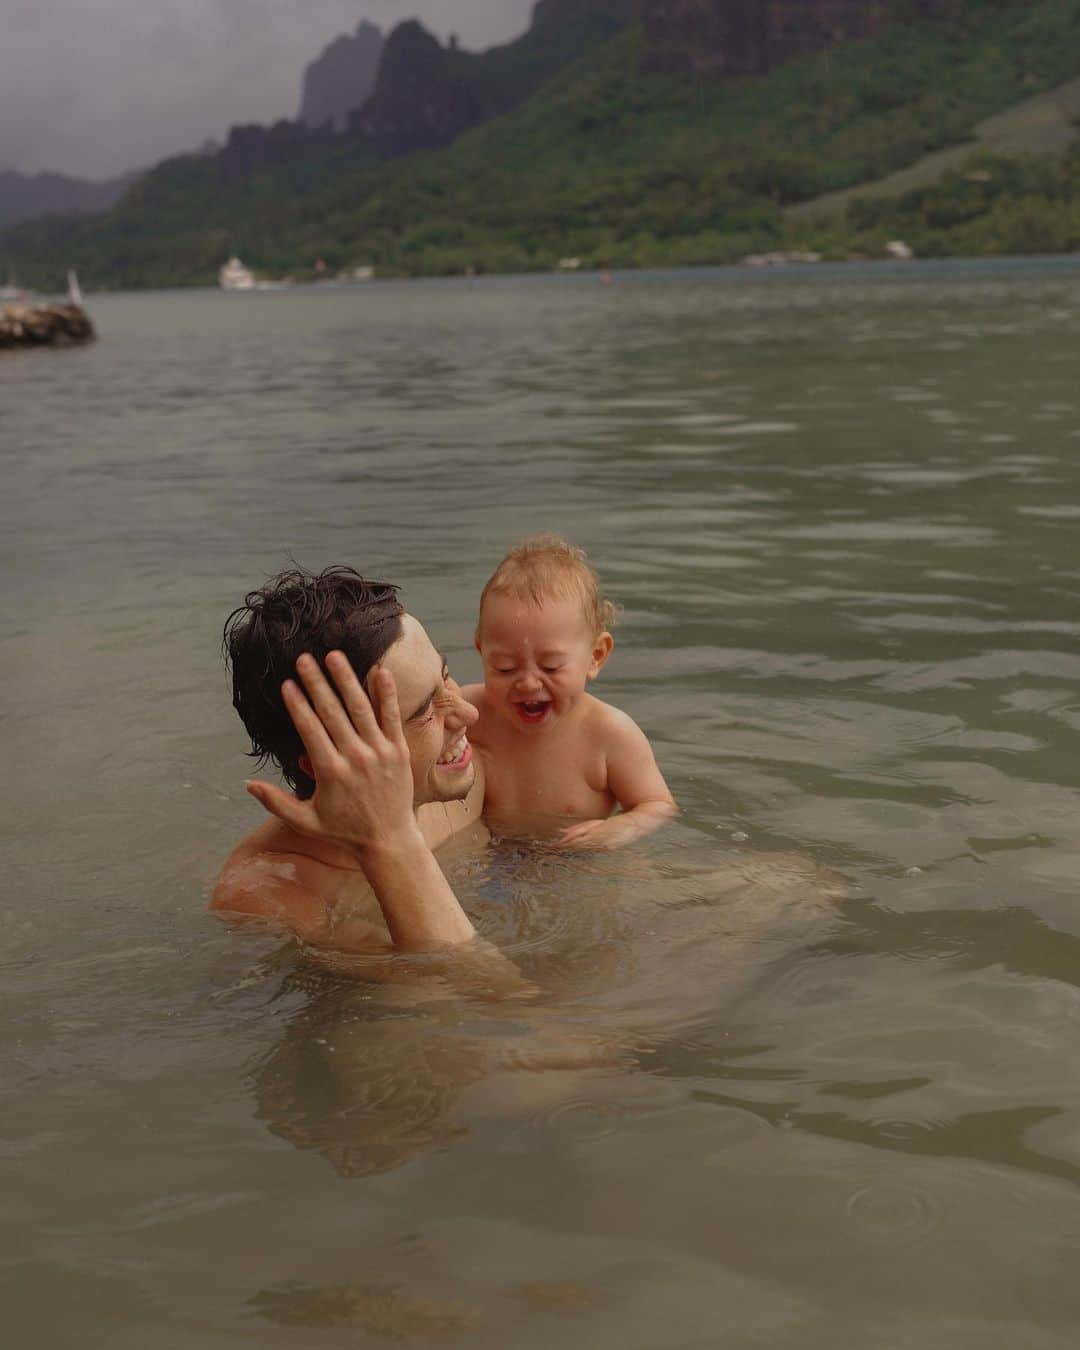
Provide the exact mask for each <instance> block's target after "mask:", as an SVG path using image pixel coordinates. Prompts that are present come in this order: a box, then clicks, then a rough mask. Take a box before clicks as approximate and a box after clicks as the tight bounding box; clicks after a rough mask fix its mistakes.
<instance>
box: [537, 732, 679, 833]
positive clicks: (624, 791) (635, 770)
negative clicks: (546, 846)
mask: <svg viewBox="0 0 1080 1350" xmlns="http://www.w3.org/2000/svg"><path fill="white" fill-rule="evenodd" d="M605 715H606V717H607V718H608V719H609V720H608V725H607V726H606V727H605V731H606V732H607V735H608V737H609V739H608V743H607V746H606V752H607V775H608V788H609V789H610V791H611V793H612V795H613V796H614V798H615V800H616V801H617V802H618V803H619V806H620V807H621V808H622V809H621V810H620V812H619V813H618V815H614V816H609V817H608V819H607V820H583V821H582V822H581V823H580V824H578V825H571V826H569V828H567V829H565V830H563V832H562V834H561V835H560V836H559V843H560V844H561V845H562V846H563V847H564V848H604V849H607V848H620V847H621V846H622V845H623V844H630V843H633V841H634V840H635V839H640V838H641V837H642V836H643V835H646V834H651V833H652V831H653V830H658V829H659V828H660V826H661V825H663V824H664V823H665V822H666V821H668V820H671V819H672V817H673V816H677V815H678V814H679V808H678V807H677V806H676V805H675V798H674V797H673V796H672V795H671V793H670V792H669V791H668V785H667V783H665V782H664V775H663V774H662V773H661V772H660V769H659V768H658V767H657V763H656V756H655V755H654V754H653V751H652V746H651V745H650V744H649V741H648V738H647V737H646V735H645V733H644V732H643V731H642V730H641V728H640V727H639V726H638V724H637V723H636V722H635V721H634V720H633V718H631V717H628V716H627V715H626V714H625V713H623V712H620V711H619V710H618V709H617V708H611V707H607V708H606V709H605Z"/></svg>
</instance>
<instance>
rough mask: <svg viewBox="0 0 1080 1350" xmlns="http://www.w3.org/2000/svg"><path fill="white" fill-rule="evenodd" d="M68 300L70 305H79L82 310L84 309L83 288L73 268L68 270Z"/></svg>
mask: <svg viewBox="0 0 1080 1350" xmlns="http://www.w3.org/2000/svg"><path fill="white" fill-rule="evenodd" d="M67 298H68V304H69V305H78V306H79V308H80V309H81V308H82V302H83V298H82V287H81V286H80V285H79V278H78V277H77V276H76V275H75V269H74V268H73V267H71V268H69V269H68V292H67Z"/></svg>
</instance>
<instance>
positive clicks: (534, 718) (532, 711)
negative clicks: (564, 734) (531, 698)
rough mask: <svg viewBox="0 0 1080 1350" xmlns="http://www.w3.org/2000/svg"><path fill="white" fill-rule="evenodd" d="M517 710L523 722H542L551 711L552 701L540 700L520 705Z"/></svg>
mask: <svg viewBox="0 0 1080 1350" xmlns="http://www.w3.org/2000/svg"><path fill="white" fill-rule="evenodd" d="M517 710H518V716H519V717H520V718H521V720H522V721H523V722H542V721H543V720H544V718H545V717H546V716H547V715H548V713H549V712H550V711H551V701H550V700H549V699H538V700H537V701H536V702H528V703H519V704H518V705H517Z"/></svg>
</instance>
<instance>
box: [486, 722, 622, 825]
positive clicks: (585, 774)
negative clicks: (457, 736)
mask: <svg viewBox="0 0 1080 1350" xmlns="http://www.w3.org/2000/svg"><path fill="white" fill-rule="evenodd" d="M484 765H485V771H486V774H487V785H486V790H485V794H484V811H485V814H489V813H491V814H495V815H500V816H508V815H515V814H517V815H523V816H524V815H534V814H542V815H551V816H560V817H561V816H572V817H574V818H576V819H578V820H598V819H604V818H605V817H607V816H609V815H610V814H611V811H612V808H613V807H614V805H615V799H614V797H613V796H612V793H611V791H610V790H609V788H608V785H607V765H606V762H605V760H604V757H603V755H602V754H600V753H599V752H598V751H596V750H595V749H592V748H589V747H585V746H578V745H572V744H571V745H555V744H553V745H551V746H548V745H546V744H545V743H544V742H542V741H541V740H540V738H539V737H538V738H537V740H536V743H535V744H530V745H528V746H526V747H523V748H521V749H520V750H517V749H508V748H506V747H505V746H501V745H499V746H491V747H489V748H488V749H486V750H485V752H484Z"/></svg>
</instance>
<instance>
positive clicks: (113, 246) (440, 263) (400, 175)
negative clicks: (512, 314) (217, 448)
mask: <svg viewBox="0 0 1080 1350" xmlns="http://www.w3.org/2000/svg"><path fill="white" fill-rule="evenodd" d="M597 4H598V8H596V9H591V7H590V5H589V4H586V3H585V2H584V0H543V3H542V4H541V5H540V6H538V9H537V19H536V21H535V22H534V25H533V29H532V30H530V31H531V34H532V37H531V42H524V40H523V39H519V43H518V44H507V46H506V47H504V48H500V49H495V52H494V53H490V54H481V56H477V55H475V54H468V53H461V52H457V51H455V50H453V49H443V48H439V47H438V44H435V47H436V48H437V51H436V52H433V51H432V49H431V46H430V44H422V45H426V56H424V58H423V59H425V60H427V61H429V62H430V63H432V70H433V72H434V73H435V74H439V72H441V74H439V78H440V79H441V80H443V81H444V83H446V84H447V86H448V87H449V88H451V89H457V91H458V93H457V94H454V95H453V97H454V98H457V97H459V96H460V97H465V95H464V94H461V90H462V88H464V87H468V89H470V90H471V91H472V93H470V94H469V95H468V97H470V98H471V97H479V95H477V94H476V90H477V89H478V88H479V89H483V90H486V91H488V93H489V94H491V97H492V99H495V95H496V94H498V96H499V97H505V96H507V91H513V90H514V89H516V90H517V91H518V93H521V94H522V100H521V101H518V103H517V105H516V106H514V107H511V108H509V109H508V110H506V111H502V112H499V113H498V114H497V115H495V116H493V117H492V118H491V119H490V120H486V121H484V122H483V123H482V124H481V125H478V126H475V127H474V128H473V129H472V130H469V131H467V132H466V133H465V134H461V135H459V136H458V137H457V138H456V139H454V140H453V143H452V144H450V145H447V146H444V147H443V148H439V149H432V150H423V151H418V152H417V151H414V152H412V153H404V154H399V155H397V157H393V158H389V157H388V150H387V147H386V145H385V144H384V145H383V147H382V149H380V146H379V138H378V136H377V135H375V134H373V133H372V132H371V131H370V130H369V132H368V134H363V135H360V134H357V135H354V136H351V137H331V138H329V139H326V140H323V141H319V140H317V139H316V140H313V141H312V142H311V143H310V144H304V145H302V146H301V147H300V149H301V150H302V153H297V152H296V141H295V137H293V138H292V140H291V141H290V139H289V137H290V135H291V133H286V132H279V133H278V135H279V140H280V142H281V147H285V145H286V142H288V143H289V144H290V145H292V149H290V150H288V152H286V149H285V148H281V153H276V152H275V153H274V154H270V155H269V156H267V155H263V156H262V158H261V160H260V158H259V157H258V156H256V157H255V161H254V167H252V168H250V169H249V170H245V171H242V172H239V171H234V172H227V171H226V170H225V168H224V167H223V161H222V159H221V158H220V157H218V158H200V157H196V156H186V157H180V158H177V159H173V160H170V161H167V162H166V163H165V164H162V165H159V166H158V167H157V168H156V169H154V170H153V171H152V172H151V173H149V174H147V175H145V176H144V177H143V178H141V179H140V180H139V181H138V182H137V183H135V184H134V185H133V187H132V188H131V189H130V190H129V191H128V193H127V194H126V196H125V197H124V198H123V200H122V201H121V202H120V203H119V204H118V205H117V206H116V207H114V208H113V209H112V210H111V211H108V212H106V213H104V214H102V215H99V216H95V217H90V218H86V217H84V218H81V219H76V218H70V217H53V218H46V219H43V220H38V221H35V222H33V223H32V224H27V225H21V226H17V227H15V228H13V229H10V230H8V231H6V232H5V233H3V234H0V271H4V270H5V268H6V267H8V266H11V267H14V268H15V269H16V270H17V272H18V275H19V276H20V278H22V279H23V280H24V281H25V282H27V283H32V284H36V285H39V286H48V285H53V284H56V282H57V281H58V278H59V276H60V275H61V274H62V272H63V270H64V269H65V268H66V267H68V266H77V267H78V268H79V271H80V275H81V276H82V278H83V280H84V284H88V285H90V286H117V287H119V286H125V287H137V286H155V285H169V284H181V285H182V284H205V283H208V282H211V281H212V280H213V279H214V276H215V274H216V269H217V267H218V266H219V265H220V263H221V262H222V260H223V259H224V258H225V257H226V256H227V255H228V254H229V253H230V252H233V251H236V252H239V253H240V255H241V256H242V257H243V258H244V260H245V262H247V263H248V265H249V266H251V267H254V268H255V269H256V270H258V271H260V272H263V273H266V274H269V275H282V274H286V273H291V274H293V275H295V276H306V275H310V274H311V269H312V266H313V264H314V262H315V259H317V258H323V259H324V260H325V261H326V263H327V264H328V265H329V266H330V267H331V268H340V267H347V266H351V265H356V264H358V263H374V264H375V265H376V267H377V268H378V269H379V271H380V272H381V273H397V274H413V275H415V274H431V273H452V272H460V271H464V270H465V269H467V268H475V269H476V270H477V271H485V270H491V271H493V270H500V271H505V270H521V269H524V270H528V269H546V268H550V267H551V266H552V265H554V263H555V262H556V261H557V260H558V259H559V258H560V257H564V256H569V255H573V256H577V257H580V258H582V259H583V260H585V261H586V262H593V263H599V262H601V261H607V262H609V263H610V264H611V265H626V266H635V265H654V264H656V265H659V264H675V263H710V262H724V261H731V260H733V259H736V258H738V257H739V256H741V255H742V254H744V253H747V252H752V251H759V250H763V249H770V248H777V247H781V248H782V247H815V246H816V247H819V248H821V249H823V250H825V251H826V252H827V253H829V254H831V255H835V256H846V255H847V254H850V253H852V252H874V251H876V250H880V248H881V247H882V246H883V241H884V240H885V239H888V238H893V237H896V236H898V235H899V237H902V238H906V239H908V241H909V242H911V243H912V244H914V245H915V246H916V248H917V249H918V250H920V251H926V252H933V251H946V252H948V251H955V250H956V248H958V247H961V246H962V247H964V248H967V249H974V250H975V251H988V250H991V251H993V250H997V251H1003V249H1002V247H1000V245H1002V242H1003V241H1007V246H1008V247H1011V248H1026V247H1028V245H1027V244H1026V243H1025V240H1026V239H1027V240H1030V241H1032V246H1034V244H1035V243H1038V244H1039V245H1040V246H1041V245H1042V244H1044V243H1046V242H1047V241H1048V240H1053V241H1054V247H1061V248H1074V247H1080V229H1077V230H1075V231H1074V229H1073V225H1070V224H1067V223H1062V222H1068V221H1074V220H1075V215H1076V211H1075V209H1074V207H1073V205H1072V203H1073V202H1074V200H1076V199H1077V197H1080V184H1078V175H1077V173H1076V155H1075V153H1074V152H1073V151H1071V150H1068V151H1066V152H1065V154H1064V155H1058V156H1054V157H1051V158H1049V159H1046V160H1045V161H1043V160H1038V159H1033V160H1031V161H1030V162H1029V161H1027V160H1009V161H1007V162H1008V163H1009V164H1010V165H1013V166H1017V165H1018V166H1020V167H1015V168H1010V169H1009V171H1008V172H1006V171H1005V170H1004V169H999V168H997V167H995V168H994V169H993V170H989V169H985V168H983V169H978V168H977V169H974V170H968V169H966V168H960V169H954V170H953V171H952V172H953V174H954V175H959V178H960V182H961V183H962V184H963V185H964V186H963V187H962V188H961V187H958V185H957V183H955V182H953V181H952V180H951V179H950V180H947V181H945V182H943V183H942V184H932V185H930V186H929V187H924V188H919V189H918V191H917V192H916V193H915V194H914V195H912V194H909V195H908V196H907V197H904V198H900V199H896V200H894V199H892V198H885V199H870V198H862V197H856V198H853V199H852V201H851V203H850V205H848V206H847V209H846V213H845V214H843V215H841V216H836V215H835V214H833V215H832V216H830V217H829V218H827V219H818V218H816V217H814V216H812V215H806V216H802V217H800V216H797V215H795V214H794V213H793V212H792V210H791V208H792V207H793V206H794V205H796V204H798V203H800V202H808V201H813V200H816V199H820V198H822V197H823V196H826V195H827V194H831V193H836V192H839V191H841V190H843V189H846V188H850V187H853V186H855V185H859V184H865V183H867V182H870V181H873V180H878V179H884V178H886V176H887V175H889V174H891V173H894V172H895V171H897V170H899V169H902V168H904V167H905V166H908V165H911V164H913V163H915V162H916V161H920V160H922V159H924V157H926V156H927V155H930V154H932V153H933V152H935V151H940V150H943V149H945V148H947V147H950V146H952V147H957V146H963V145H964V144H965V143H968V142H972V147H973V149H974V148H975V147H974V140H973V138H974V137H975V130H976V127H978V126H979V125H980V124H981V123H983V122H984V121H985V120H986V119H987V118H990V117H992V116H993V115H994V114H997V113H1001V112H1003V111H1004V110H1006V109H1008V108H1010V107H1012V106H1013V105H1016V104H1019V103H1021V102H1022V101H1025V100H1030V99H1031V98H1032V97H1033V96H1034V95H1036V94H1038V93H1040V92H1041V91H1046V90H1050V89H1053V88H1055V87H1056V86H1058V85H1061V84H1064V83H1065V82H1066V81H1069V80H1072V79H1074V78H1076V77H1077V76H1080V0H895V3H893V4H886V3H885V0H882V2H881V3H878V4H875V5H867V4H865V3H856V0H643V8H642V7H639V6H640V4H641V0H634V3H633V4H631V0H622V4H621V7H620V4H619V0H597ZM586 11H589V12H591V13H592V15H593V19H592V20H590V22H589V23H587V24H586V25H585V26H584V28H583V27H582V25H581V22H580V20H581V16H582V14H583V13H585V12H586ZM574 16H576V18H575V17H574ZM600 19H603V22H601V21H600ZM571 20H573V23H571ZM571 29H572V31H573V36H572V38H570V37H567V34H568V33H569V32H570V31H571ZM560 34H561V35H562V37H560ZM413 36H414V37H415V34H414V35H413ZM541 38H542V39H543V41H542V42H541V41H540V39H541ZM392 39H393V35H391V39H390V40H388V47H389V45H390V41H392ZM521 44H524V45H521ZM540 53H546V54H545V55H544V56H543V59H541V55H540ZM485 57H486V58H487V60H486V63H485V60H484V58H485ZM478 63H479V64H478ZM500 63H501V64H500ZM526 68H529V69H531V70H532V72H533V73H532V75H531V76H530V77H529V78H528V79H526V77H525V75H524V74H522V72H523V71H524V70H526ZM381 81H382V75H381V76H380V82H381ZM455 81H456V83H455ZM492 91H495V92H494V94H493V93H492ZM500 91H501V93H500ZM523 91H524V92H523ZM391 92H392V91H391ZM526 93H527V96H525V94H526ZM383 95H384V97H385V96H386V95H387V91H386V89H385V88H384V89H383ZM379 98H380V91H379V87H378V86H377V88H376V93H375V95H374V96H373V99H372V100H371V101H370V102H369V104H368V105H366V106H365V109H364V110H362V114H361V115H362V117H363V118H366V119H367V123H368V127H369V128H374V127H375V125H376V123H377V122H378V118H379V116H380V112H379V107H380V104H379ZM451 104H452V100H451ZM455 106H456V105H455ZM386 107H387V104H386V102H385V101H384V103H383V104H382V108H383V111H384V113H385V110H386ZM489 111H490V108H489ZM386 116H387V119H388V121H392V118H390V117H389V114H386ZM285 125H286V127H287V126H289V125H291V124H285ZM273 130H274V129H271V131H273ZM267 134H268V135H269V134H270V133H267ZM263 149H265V146H264V147H263ZM234 168H235V165H234ZM987 174H989V178H987V177H985V176H984V175H987ZM964 175H967V176H966V177H965V176H964ZM973 175H974V177H973ZM1074 188H1075V189H1076V194H1077V197H1074V195H1073V193H1074ZM920 192H921V193H922V194H924V195H922V196H919V193H920ZM958 194H959V195H958ZM1029 199H1030V201H1031V202H1032V203H1036V204H1037V205H1036V206H1034V207H1033V208H1032V210H1033V211H1034V216H1035V217H1037V218H1038V220H1039V221H1041V222H1042V223H1041V225H1040V227H1039V229H1038V230H1034V231H1032V232H1030V233H1028V234H1025V230H1024V228H1022V226H1021V225H1018V224H1017V219H1018V217H1017V216H1016V211H1015V210H1014V209H1013V208H1014V207H1015V206H1016V204H1017V203H1018V202H1026V201H1028V200H1029ZM1008 203H1012V206H1009V205H1008ZM1028 214H1029V215H1030V214H1031V212H1028ZM1020 216H1021V217H1024V212H1023V211H1021V212H1020ZM1051 217H1053V219H1054V221H1055V222H1058V223H1057V224H1055V225H1054V226H1053V228H1051V227H1050V226H1049V225H1048V223H1047V222H1048V221H1049V220H1050V218H1051ZM984 218H985V219H984ZM980 222H982V223H980ZM999 230H1000V231H1003V233H1001V234H1000V235H999V234H997V233H995V232H996V231H999Z"/></svg>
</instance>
